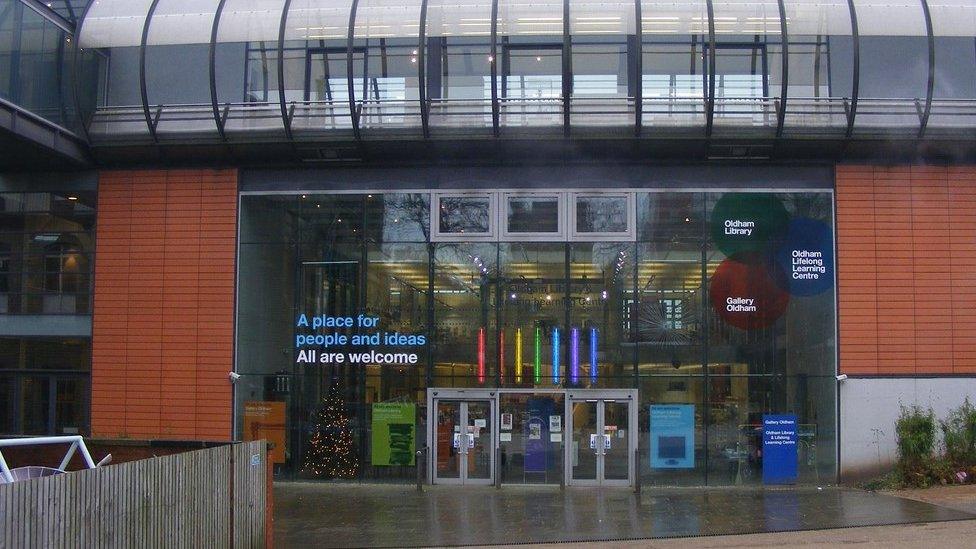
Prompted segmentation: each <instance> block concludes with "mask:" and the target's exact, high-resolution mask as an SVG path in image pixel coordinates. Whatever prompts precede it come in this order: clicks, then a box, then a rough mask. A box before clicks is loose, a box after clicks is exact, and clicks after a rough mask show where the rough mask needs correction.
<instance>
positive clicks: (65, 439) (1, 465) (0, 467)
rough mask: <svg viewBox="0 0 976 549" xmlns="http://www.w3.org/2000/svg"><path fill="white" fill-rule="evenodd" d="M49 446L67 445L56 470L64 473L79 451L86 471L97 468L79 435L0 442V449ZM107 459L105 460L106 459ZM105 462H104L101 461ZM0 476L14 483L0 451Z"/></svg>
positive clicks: (12, 439)
mask: <svg viewBox="0 0 976 549" xmlns="http://www.w3.org/2000/svg"><path fill="white" fill-rule="evenodd" d="M51 444H69V445H70V446H68V450H67V451H66V452H65V454H64V458H62V459H61V464H60V465H59V466H58V469H60V470H62V471H64V470H65V468H66V467H67V466H68V463H70V462H71V458H72V457H74V455H75V452H76V451H78V450H80V451H81V457H82V459H83V460H84V462H85V466H86V467H87V468H88V469H94V468H96V467H97V465H96V464H95V461H94V460H93V459H92V457H91V454H90V453H89V452H88V447H87V446H85V439H84V438H83V437H82V436H81V435H71V436H61V437H36V438H9V439H2V440H0V448H14V447H18V446H42V445H51ZM106 459H107V458H106ZM102 461H103V462H105V460H102ZM0 475H2V476H3V479H4V480H5V481H6V482H14V477H13V474H12V473H11V472H10V468H9V467H8V466H7V460H5V459H4V457H3V452H2V451H0Z"/></svg>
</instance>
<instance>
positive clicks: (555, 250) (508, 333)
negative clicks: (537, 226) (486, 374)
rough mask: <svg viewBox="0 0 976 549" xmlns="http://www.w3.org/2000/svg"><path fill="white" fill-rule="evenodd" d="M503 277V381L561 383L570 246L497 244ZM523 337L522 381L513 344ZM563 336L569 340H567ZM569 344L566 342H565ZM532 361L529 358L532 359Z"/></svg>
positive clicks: (528, 384) (532, 383)
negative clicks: (567, 248) (516, 374)
mask: <svg viewBox="0 0 976 549" xmlns="http://www.w3.org/2000/svg"><path fill="white" fill-rule="evenodd" d="M499 252H500V253H499V266H500V271H501V280H500V286H499V295H500V297H501V298H502V300H503V303H502V305H501V321H502V324H501V329H502V332H503V333H504V335H503V336H502V337H501V338H500V339H501V341H503V342H504V343H505V352H504V353H503V355H502V356H503V357H514V358H510V359H508V360H507V362H505V363H502V364H501V370H502V382H503V383H506V384H511V383H513V382H515V383H517V384H521V385H523V386H533V385H535V386H538V385H540V384H542V385H547V384H559V383H560V381H561V379H560V377H561V375H560V374H561V373H562V371H561V370H562V368H563V366H564V365H562V364H561V362H563V361H565V356H566V351H565V350H563V349H561V348H560V342H559V338H560V337H561V336H562V335H561V334H560V332H561V331H562V329H563V326H564V325H565V322H566V307H567V302H566V294H565V291H566V286H565V281H566V245H565V244H563V243H558V244H557V243H531V242H526V243H506V244H501V245H500V248H499ZM519 330H521V333H522V334H523V336H522V338H523V339H522V346H523V350H522V363H521V364H522V369H523V372H527V371H530V372H531V375H529V374H527V373H526V374H524V375H523V376H522V378H521V382H519V381H516V376H515V371H516V370H515V368H513V365H512V362H513V360H517V359H518V353H517V349H516V345H515V343H516V342H517V336H518V333H519V332H518V331H519ZM564 339H565V338H564ZM564 343H565V341H564ZM530 361H531V362H530Z"/></svg>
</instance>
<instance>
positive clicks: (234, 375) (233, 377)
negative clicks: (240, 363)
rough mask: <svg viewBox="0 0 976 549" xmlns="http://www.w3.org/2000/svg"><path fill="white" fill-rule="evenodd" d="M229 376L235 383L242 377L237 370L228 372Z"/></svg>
mask: <svg viewBox="0 0 976 549" xmlns="http://www.w3.org/2000/svg"><path fill="white" fill-rule="evenodd" d="M227 377H229V378H230V382H231V383H234V382H235V381H237V380H238V379H241V374H239V373H237V372H231V373H229V374H227Z"/></svg>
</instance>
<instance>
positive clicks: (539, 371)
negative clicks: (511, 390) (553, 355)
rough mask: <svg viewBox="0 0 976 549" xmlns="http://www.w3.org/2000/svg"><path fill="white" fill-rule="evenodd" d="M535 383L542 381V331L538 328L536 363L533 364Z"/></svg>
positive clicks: (536, 330)
mask: <svg viewBox="0 0 976 549" xmlns="http://www.w3.org/2000/svg"><path fill="white" fill-rule="evenodd" d="M533 366H534V367H535V368H534V372H533V373H534V374H535V382H536V383H537V384H538V383H539V382H541V381H542V330H541V329H540V328H539V327H538V326H537V327H536V329H535V363H534V364H533Z"/></svg>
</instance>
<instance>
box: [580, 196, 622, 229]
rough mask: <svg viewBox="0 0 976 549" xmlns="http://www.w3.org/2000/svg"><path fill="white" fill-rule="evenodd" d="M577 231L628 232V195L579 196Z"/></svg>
mask: <svg viewBox="0 0 976 549" xmlns="http://www.w3.org/2000/svg"><path fill="white" fill-rule="evenodd" d="M576 232H578V233H625V232H627V197H626V196H587V197H579V198H577V199H576Z"/></svg>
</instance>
